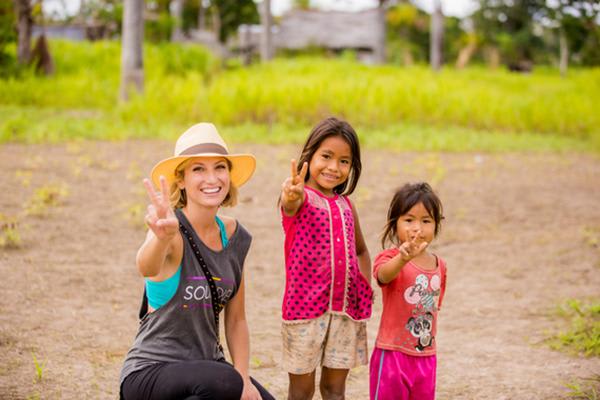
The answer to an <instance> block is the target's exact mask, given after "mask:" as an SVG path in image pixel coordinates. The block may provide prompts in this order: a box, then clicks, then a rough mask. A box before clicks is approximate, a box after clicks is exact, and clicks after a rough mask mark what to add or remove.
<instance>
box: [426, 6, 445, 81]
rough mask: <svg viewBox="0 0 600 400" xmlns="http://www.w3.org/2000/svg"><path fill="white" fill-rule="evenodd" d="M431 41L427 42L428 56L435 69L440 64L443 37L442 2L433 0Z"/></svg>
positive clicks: (437, 68)
mask: <svg viewBox="0 0 600 400" xmlns="http://www.w3.org/2000/svg"><path fill="white" fill-rule="evenodd" d="M430 37H431V41H430V44H429V56H430V63H431V68H433V70H434V71H437V70H439V69H440V67H441V66H442V41H443V37H444V14H443V13H442V3H441V1H440V0H434V10H433V13H432V14H431V36H430Z"/></svg>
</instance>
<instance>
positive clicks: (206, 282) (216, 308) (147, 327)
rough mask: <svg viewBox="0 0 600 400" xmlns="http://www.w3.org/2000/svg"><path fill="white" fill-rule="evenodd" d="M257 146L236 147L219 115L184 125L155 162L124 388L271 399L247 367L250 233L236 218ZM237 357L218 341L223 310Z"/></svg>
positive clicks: (135, 393)
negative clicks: (231, 148) (167, 154)
mask: <svg viewBox="0 0 600 400" xmlns="http://www.w3.org/2000/svg"><path fill="white" fill-rule="evenodd" d="M255 166H256V161H255V159H254V157H253V156H252V155H248V154H229V152H228V150H227V145H226V144H225V142H224V141H223V139H222V138H221V136H220V135H219V133H218V132H217V129H216V128H215V126H214V125H213V124H209V123H200V124H197V125H194V126H192V127H191V128H189V129H188V130H187V131H186V132H184V133H183V134H182V135H181V136H180V137H179V139H178V140H177V143H176V145H175V155H174V157H171V158H168V159H165V160H163V161H161V162H159V163H158V164H157V165H156V166H155V167H154V168H153V170H152V174H151V175H152V181H153V182H154V184H155V185H156V186H158V187H160V192H155V191H154V189H153V187H152V184H151V183H150V181H149V180H148V179H145V180H144V186H145V187H146V190H147V191H148V196H149V198H150V202H151V204H150V205H149V206H148V213H147V215H146V224H147V225H148V227H149V230H148V234H147V236H146V240H145V242H144V243H143V244H142V246H141V247H140V249H139V251H138V254H137V258H136V263H137V267H138V269H139V271H140V273H141V274H142V276H144V277H145V281H146V291H145V293H144V299H143V303H142V309H141V310H140V318H141V322H140V328H139V331H138V334H137V336H136V339H135V341H134V344H133V346H132V347H131V349H130V350H129V353H128V354H127V357H126V359H125V363H124V365H123V369H122V371H121V398H123V399H125V400H130V399H188V400H192V399H219V400H226V399H236V400H237V399H240V398H241V399H244V400H257V399H261V398H262V399H272V398H273V397H272V396H271V395H270V394H269V393H268V392H267V391H266V390H265V389H264V388H263V387H262V386H260V384H258V383H257V382H256V381H254V380H253V379H251V378H250V376H249V374H248V365H249V339H248V325H247V323H246V315H245V306H244V275H243V265H244V260H245V258H246V254H247V252H248V249H249V247H250V242H251V239H252V238H251V236H250V234H249V233H248V232H247V231H246V230H245V229H244V227H243V226H242V225H241V224H239V223H238V222H237V221H236V220H234V219H233V218H229V217H225V216H221V217H219V216H217V211H218V209H219V207H221V206H233V205H235V203H236V197H237V188H238V187H240V186H241V185H243V184H244V183H245V182H246V181H247V180H248V179H249V178H250V177H251V176H252V174H253V172H254V169H255ZM222 309H224V310H225V337H226V339H227V344H228V348H229V352H230V354H231V358H232V362H233V365H231V364H229V363H227V362H226V361H225V357H224V354H223V349H222V347H221V345H220V341H219V313H220V311H221V310H222Z"/></svg>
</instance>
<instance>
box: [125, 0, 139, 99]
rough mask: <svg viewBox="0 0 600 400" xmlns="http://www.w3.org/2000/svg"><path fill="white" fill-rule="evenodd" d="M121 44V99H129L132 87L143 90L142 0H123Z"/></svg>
mask: <svg viewBox="0 0 600 400" xmlns="http://www.w3.org/2000/svg"><path fill="white" fill-rule="evenodd" d="M122 35H123V36H122V45H121V88H120V96H119V97H120V98H121V100H125V101H126V100H128V99H129V92H130V90H131V89H132V88H134V89H135V90H137V91H138V92H140V93H141V92H143V91H144V59H143V55H142V46H143V41H144V0H125V3H124V10H123V33H122Z"/></svg>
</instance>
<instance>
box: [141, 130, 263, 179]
mask: <svg viewBox="0 0 600 400" xmlns="http://www.w3.org/2000/svg"><path fill="white" fill-rule="evenodd" d="M192 157H224V158H226V159H228V160H229V161H230V162H231V183H232V184H233V185H234V186H235V187H238V188H239V187H240V186H242V185H243V184H244V183H246V181H247V180H248V179H250V177H251V176H252V174H253V173H254V169H255V168H256V159H255V158H254V156H253V155H251V154H229V150H227V145H226V144H225V141H224V140H223V138H221V135H219V132H217V128H216V127H215V126H214V125H213V124H211V123H208V122H201V123H199V124H196V125H194V126H192V127H191V128H189V129H188V130H187V131H185V132H183V134H182V135H181V136H179V139H177V143H175V152H174V155H173V157H170V158H166V159H164V160H162V161H160V162H159V163H158V164H156V165H155V166H154V168H152V173H151V177H152V182H154V184H155V185H156V187H160V180H159V177H160V176H161V175H163V176H164V177H165V178H166V179H167V185H168V187H170V186H171V184H172V183H173V182H174V181H175V170H176V169H177V167H178V166H179V164H181V163H182V162H184V161H185V160H187V159H188V158H192Z"/></svg>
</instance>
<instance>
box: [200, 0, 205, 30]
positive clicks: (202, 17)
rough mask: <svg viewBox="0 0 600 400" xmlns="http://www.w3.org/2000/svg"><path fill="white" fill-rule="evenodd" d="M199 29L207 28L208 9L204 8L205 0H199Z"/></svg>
mask: <svg viewBox="0 0 600 400" xmlns="http://www.w3.org/2000/svg"><path fill="white" fill-rule="evenodd" d="M198 7H199V8H198V30H199V31H203V30H205V29H206V9H205V8H204V0H198Z"/></svg>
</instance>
